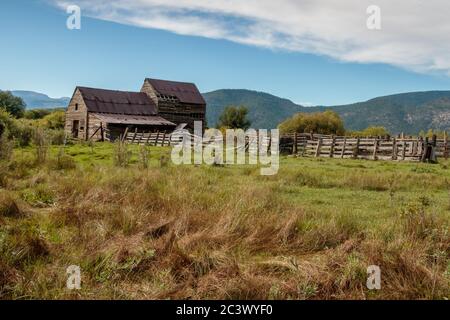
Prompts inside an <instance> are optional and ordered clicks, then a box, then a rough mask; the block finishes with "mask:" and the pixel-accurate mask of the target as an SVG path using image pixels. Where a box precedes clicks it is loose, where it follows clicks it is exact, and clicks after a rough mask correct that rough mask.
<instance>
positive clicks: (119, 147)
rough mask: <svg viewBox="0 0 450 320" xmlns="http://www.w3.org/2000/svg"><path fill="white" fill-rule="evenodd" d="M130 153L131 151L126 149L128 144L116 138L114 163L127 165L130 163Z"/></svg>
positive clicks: (122, 165) (119, 165) (121, 165)
mask: <svg viewBox="0 0 450 320" xmlns="http://www.w3.org/2000/svg"><path fill="white" fill-rule="evenodd" d="M131 155H132V153H131V151H129V150H128V144H127V143H126V142H125V141H121V140H120V139H119V140H117V142H116V143H115V146H114V165H116V166H118V167H127V166H128V164H129V163H130V160H131Z"/></svg>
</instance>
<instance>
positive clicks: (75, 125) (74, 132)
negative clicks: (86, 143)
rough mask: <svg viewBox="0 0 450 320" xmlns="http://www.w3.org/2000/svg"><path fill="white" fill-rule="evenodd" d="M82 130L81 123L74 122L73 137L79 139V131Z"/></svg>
mask: <svg viewBox="0 0 450 320" xmlns="http://www.w3.org/2000/svg"><path fill="white" fill-rule="evenodd" d="M79 130H80V121H79V120H74V121H73V125H72V137H73V138H78V131H79Z"/></svg>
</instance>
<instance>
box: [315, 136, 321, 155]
mask: <svg viewBox="0 0 450 320" xmlns="http://www.w3.org/2000/svg"><path fill="white" fill-rule="evenodd" d="M321 148H322V138H319V140H318V141H317V148H316V158H318V157H320V149H321Z"/></svg>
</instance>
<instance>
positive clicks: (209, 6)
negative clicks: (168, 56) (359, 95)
mask: <svg viewBox="0 0 450 320" xmlns="http://www.w3.org/2000/svg"><path fill="white" fill-rule="evenodd" d="M52 1H54V2H55V3H56V4H57V5H59V6H61V7H64V8H65V6H66V5H68V4H70V3H69V2H70V1H64V0H52ZM77 3H78V4H79V5H80V6H81V8H82V10H83V14H85V15H87V16H90V17H93V18H97V19H102V20H108V21H113V22H117V23H122V24H128V25H134V26H138V27H143V28H155V29H163V30H168V31H171V32H175V33H178V34H183V35H193V36H202V37H208V38H214V39H227V40H230V41H234V42H238V43H242V44H247V45H254V46H260V47H267V48H272V49H282V50H291V51H298V52H306V53H313V54H320V55H325V56H329V57H332V58H334V59H337V60H340V61H347V62H359V63H386V64H391V65H395V66H399V67H403V68H406V69H409V70H413V71H417V72H440V73H446V74H448V75H450V1H448V0H395V1H393V0H339V1H336V0H277V1H274V0H78V1H77ZM369 5H378V6H379V7H381V14H382V30H368V29H367V27H366V20H367V18H368V15H367V13H366V9H367V7H368V6H369Z"/></svg>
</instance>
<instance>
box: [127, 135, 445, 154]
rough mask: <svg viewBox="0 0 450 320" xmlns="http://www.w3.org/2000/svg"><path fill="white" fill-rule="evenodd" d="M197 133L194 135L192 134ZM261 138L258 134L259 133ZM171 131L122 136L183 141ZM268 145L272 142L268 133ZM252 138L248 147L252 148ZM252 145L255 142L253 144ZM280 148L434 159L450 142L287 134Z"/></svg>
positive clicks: (156, 142)
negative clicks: (173, 135)
mask: <svg viewBox="0 0 450 320" xmlns="http://www.w3.org/2000/svg"><path fill="white" fill-rule="evenodd" d="M192 137H193V136H192V135H191V138H192ZM255 138H257V137H255ZM179 139H180V137H178V138H176V137H175V138H174V137H172V134H171V133H168V132H138V131H134V132H125V133H124V135H123V136H122V140H123V141H126V142H128V143H132V144H140V145H150V146H161V147H164V146H170V145H172V144H174V142H176V141H175V140H178V141H179ZM267 139H268V140H267V142H266V143H267V145H269V146H270V145H271V141H270V138H269V137H267ZM248 142H249V139H248V137H247V140H246V150H247V151H248V150H249V143H248ZM250 147H251V146H250ZM280 151H281V152H283V153H288V154H293V155H297V156H303V157H316V158H319V157H324V158H340V159H345V158H352V159H370V160H393V161H434V160H435V159H436V158H437V157H443V158H445V159H448V157H449V154H450V146H449V141H448V139H447V136H446V137H445V138H444V139H437V138H436V137H434V139H428V138H422V137H418V138H412V137H397V138H391V137H372V138H370V137H368V138H354V137H344V136H330V135H320V134H304V133H298V134H286V135H282V136H281V137H280Z"/></svg>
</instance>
